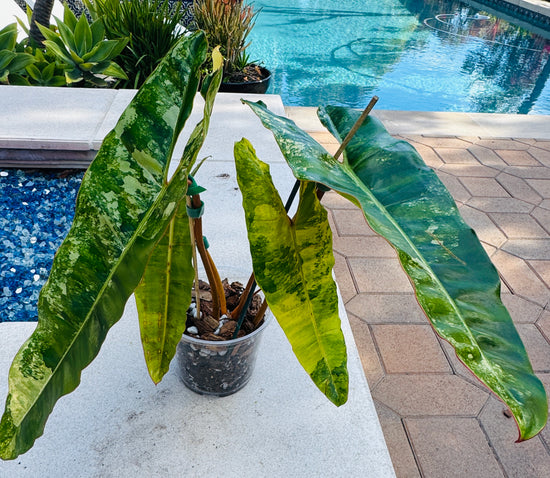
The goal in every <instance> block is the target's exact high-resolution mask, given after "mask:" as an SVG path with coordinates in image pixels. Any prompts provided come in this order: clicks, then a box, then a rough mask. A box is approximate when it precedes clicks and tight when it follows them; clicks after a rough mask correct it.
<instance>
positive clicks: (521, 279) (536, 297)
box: [491, 251, 550, 306]
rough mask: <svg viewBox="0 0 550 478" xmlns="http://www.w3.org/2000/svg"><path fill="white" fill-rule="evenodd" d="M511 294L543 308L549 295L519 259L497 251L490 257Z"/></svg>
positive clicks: (541, 283)
mask: <svg viewBox="0 0 550 478" xmlns="http://www.w3.org/2000/svg"><path fill="white" fill-rule="evenodd" d="M491 260H492V262H493V264H495V266H496V268H497V269H498V271H499V273H500V274H501V276H502V277H503V279H504V281H505V282H506V284H507V286H508V287H509V288H510V290H511V292H512V293H514V294H516V295H519V296H521V297H524V298H526V299H528V300H531V301H532V302H535V303H537V304H539V305H542V306H545V305H546V304H547V302H548V299H549V298H550V293H549V291H548V289H547V287H546V286H545V285H544V283H543V282H541V281H540V279H539V278H538V276H537V275H536V274H535V273H534V272H533V271H532V270H531V268H530V267H529V266H528V265H527V264H526V263H525V261H523V260H522V259H520V258H519V257H516V256H514V255H512V254H508V253H507V252H505V251H497V252H496V253H495V254H493V256H492V257H491Z"/></svg>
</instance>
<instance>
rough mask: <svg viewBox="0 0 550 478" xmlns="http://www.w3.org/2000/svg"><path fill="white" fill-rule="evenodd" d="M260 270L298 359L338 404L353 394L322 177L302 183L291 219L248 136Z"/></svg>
mask: <svg viewBox="0 0 550 478" xmlns="http://www.w3.org/2000/svg"><path fill="white" fill-rule="evenodd" d="M235 163H236V166H237V180H238V182H239V187H240V190H241V192H242V195H243V207H244V210H245V217H246V225H247V229H248V240H249V242H250V252H251V254H252V262H253V264H254V276H255V278H256V281H257V282H258V285H259V286H260V287H261V289H262V291H263V292H264V294H265V297H266V300H267V303H268V305H269V308H270V309H271V311H272V312H273V315H274V316H275V317H276V318H277V321H278V322H279V324H280V325H281V327H282V329H283V330H284V332H285V334H286V336H287V338H288V340H289V342H290V344H291V345H292V349H293V351H294V354H295V355H296V358H297V359H298V361H299V362H300V363H301V365H302V366H303V367H304V369H305V370H306V372H307V373H308V374H309V375H310V376H311V378H312V380H313V382H314V383H315V385H317V387H319V389H320V390H321V391H322V392H323V393H324V394H325V395H326V396H327V397H328V398H329V400H331V401H332V402H333V403H335V404H336V405H342V404H343V403H345V402H346V400H347V394H348V374H347V367H346V362H347V359H346V345H345V342H344V336H343V334H342V331H341V329H340V317H339V315H338V296H337V293H336V284H335V283H334V280H333V279H332V266H333V265H334V257H333V255H332V234H331V231H330V226H329V224H328V220H327V214H326V211H325V209H324V208H323V207H322V206H321V204H320V203H319V201H318V199H317V196H316V194H315V189H316V188H315V184H314V183H304V184H302V187H301V189H300V204H299V206H298V210H297V212H296V216H295V217H294V219H293V220H292V221H291V220H290V218H289V217H288V216H287V213H286V211H285V208H284V206H283V203H282V201H281V198H280V197H279V194H278V193H277V190H276V189H275V186H274V185H273V182H272V181H271V176H270V174H269V166H268V165H266V164H265V163H263V162H262V161H260V160H259V159H258V158H257V157H256V153H255V151H254V149H253V148H252V145H251V144H250V143H249V142H248V141H247V140H246V139H243V140H241V141H240V142H238V143H237V144H236V145H235Z"/></svg>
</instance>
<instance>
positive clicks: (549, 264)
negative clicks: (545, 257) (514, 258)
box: [529, 261, 550, 288]
mask: <svg viewBox="0 0 550 478" xmlns="http://www.w3.org/2000/svg"><path fill="white" fill-rule="evenodd" d="M529 265H530V266H531V267H532V268H533V269H534V270H535V272H536V273H537V274H538V275H539V276H540V278H541V279H542V280H543V281H544V283H545V284H546V286H547V287H549V288H550V261H529Z"/></svg>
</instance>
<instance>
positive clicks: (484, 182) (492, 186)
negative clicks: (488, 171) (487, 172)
mask: <svg viewBox="0 0 550 478" xmlns="http://www.w3.org/2000/svg"><path fill="white" fill-rule="evenodd" d="M460 182H461V183H462V184H463V185H464V187H465V188H466V189H467V190H468V191H469V192H470V194H471V195H472V196H483V197H498V198H509V197H510V195H509V194H508V192H507V191H506V189H504V188H503V187H502V186H501V185H500V184H499V183H498V182H497V180H496V179H494V178H471V177H461V178H460Z"/></svg>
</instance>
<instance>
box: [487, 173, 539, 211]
mask: <svg viewBox="0 0 550 478" xmlns="http://www.w3.org/2000/svg"><path fill="white" fill-rule="evenodd" d="M496 179H497V181H498V182H499V183H500V184H501V185H502V187H503V188H504V189H506V191H507V192H508V194H510V195H511V196H512V197H514V198H515V199H520V200H522V201H526V202H528V203H531V204H540V203H541V201H542V196H541V195H540V194H539V193H537V192H536V191H535V190H534V189H533V188H532V187H531V186H529V184H527V182H526V181H525V180H524V179H521V178H518V177H516V176H512V175H511V174H507V173H500V174H499V175H498V176H497V178H496Z"/></svg>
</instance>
